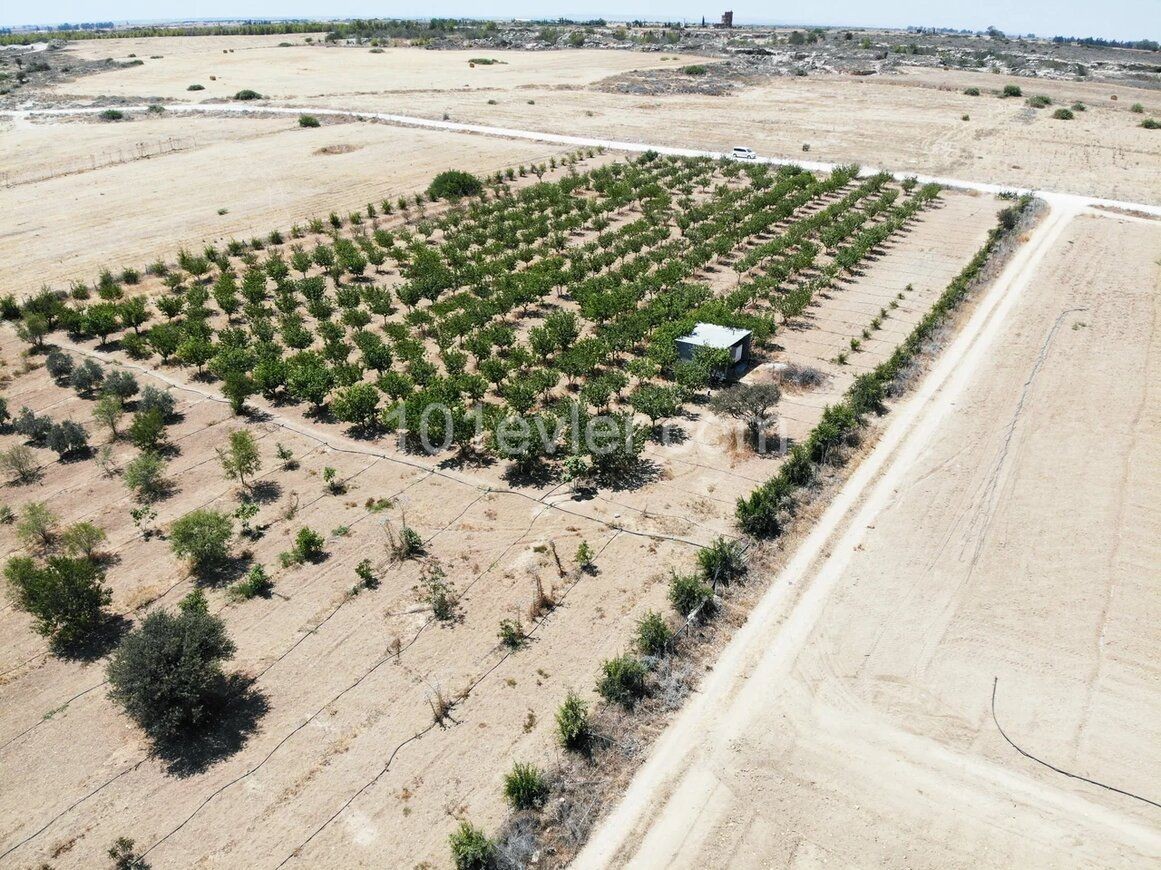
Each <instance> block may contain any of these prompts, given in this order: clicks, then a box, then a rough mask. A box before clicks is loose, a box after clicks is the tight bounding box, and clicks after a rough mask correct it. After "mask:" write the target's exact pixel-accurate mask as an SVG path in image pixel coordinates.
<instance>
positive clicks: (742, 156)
mask: <svg viewBox="0 0 1161 870" xmlns="http://www.w3.org/2000/svg"><path fill="white" fill-rule="evenodd" d="M730 156H731V157H733V158H734V159H735V160H757V159H758V155H757V154H755V153H754V149H753V148H744V147H742V146H741V145H735V146H734V150H733V151H731V152H730Z"/></svg>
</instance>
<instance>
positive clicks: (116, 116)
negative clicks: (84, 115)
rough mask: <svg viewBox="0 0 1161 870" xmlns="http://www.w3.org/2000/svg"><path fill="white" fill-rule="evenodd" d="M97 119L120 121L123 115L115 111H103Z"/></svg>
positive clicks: (123, 117)
mask: <svg viewBox="0 0 1161 870" xmlns="http://www.w3.org/2000/svg"><path fill="white" fill-rule="evenodd" d="M97 117H98V118H100V119H101V120H102V121H122V120H124V119H125V113H124V112H118V111H117V110H116V109H105V111H103V112H101V114H99V115H97Z"/></svg>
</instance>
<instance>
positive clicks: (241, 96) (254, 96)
mask: <svg viewBox="0 0 1161 870" xmlns="http://www.w3.org/2000/svg"><path fill="white" fill-rule="evenodd" d="M234 99H235V100H260V99H262V95H261V94H260V93H258V92H257V91H252V90H250V89H249V88H243V89H242V90H240V91H238V93H236V94H234Z"/></svg>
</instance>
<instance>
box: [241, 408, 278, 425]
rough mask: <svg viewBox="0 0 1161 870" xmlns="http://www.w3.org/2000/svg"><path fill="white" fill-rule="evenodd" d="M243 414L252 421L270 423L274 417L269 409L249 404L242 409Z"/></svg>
mask: <svg viewBox="0 0 1161 870" xmlns="http://www.w3.org/2000/svg"><path fill="white" fill-rule="evenodd" d="M242 416H244V417H245V418H246V420H247V421H248V422H250V423H268V422H270V420H272V419H273V417H272V416H271V414H270V412H269V411H264V410H263V409H262V408H254V407H251V406H250V405H247V406H246V407H244V408H243V409H242Z"/></svg>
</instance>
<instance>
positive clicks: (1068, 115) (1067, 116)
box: [1052, 109, 1076, 121]
mask: <svg viewBox="0 0 1161 870" xmlns="http://www.w3.org/2000/svg"><path fill="white" fill-rule="evenodd" d="M1052 117H1053V118H1055V119H1056V120H1057V121H1071V120H1072V119H1073V118H1075V117H1076V115H1074V114H1073V112H1072V110H1071V109H1057V110H1056V111H1055V112H1053V113H1052Z"/></svg>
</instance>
